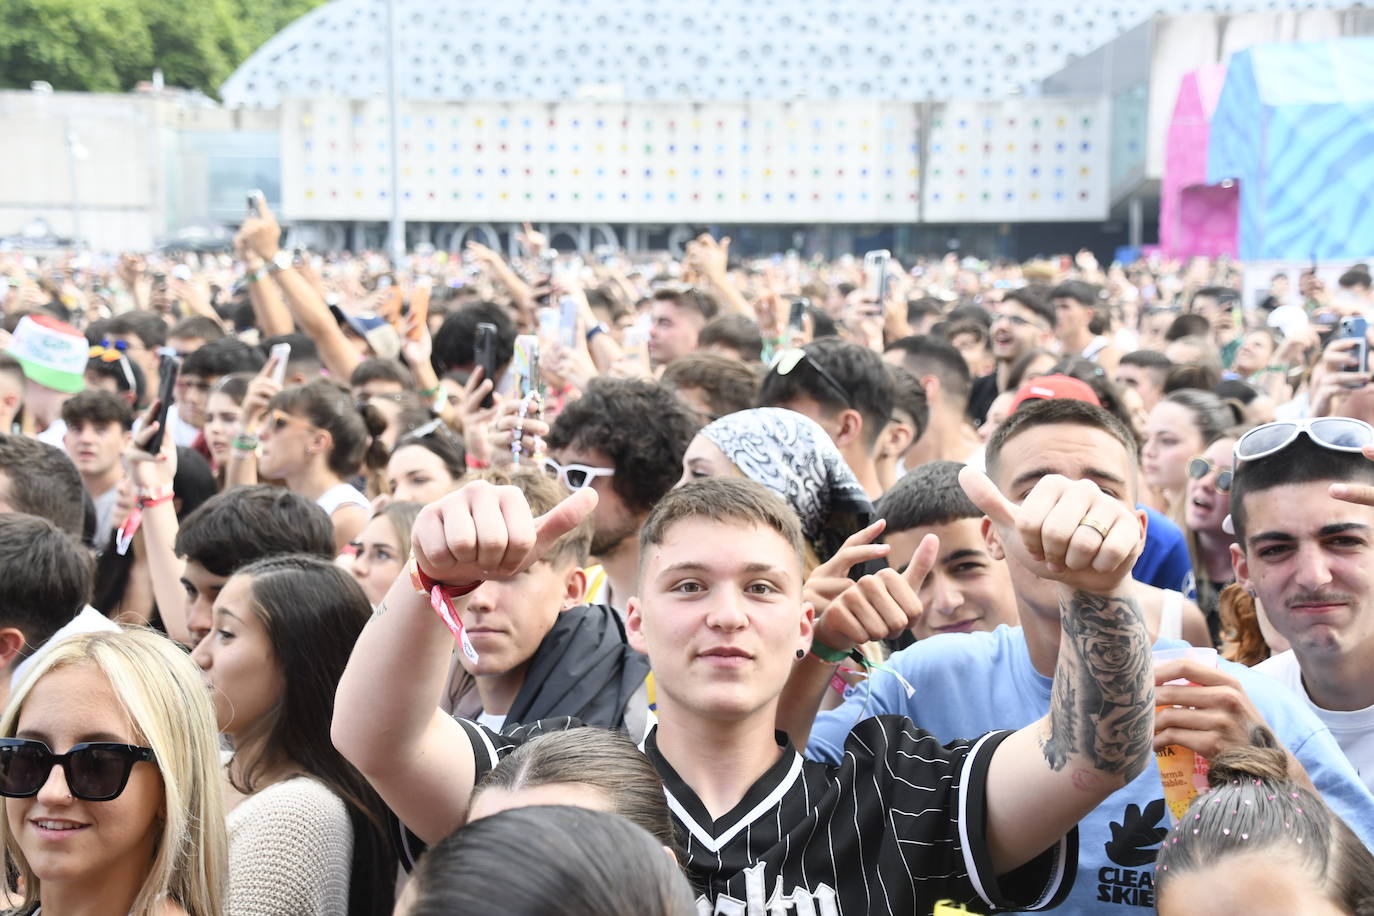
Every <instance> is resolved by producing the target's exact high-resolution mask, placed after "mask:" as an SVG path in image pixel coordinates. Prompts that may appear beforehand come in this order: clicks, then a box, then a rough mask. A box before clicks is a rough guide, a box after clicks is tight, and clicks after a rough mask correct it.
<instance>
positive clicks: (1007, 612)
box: [873, 461, 1016, 639]
mask: <svg viewBox="0 0 1374 916" xmlns="http://www.w3.org/2000/svg"><path fill="white" fill-rule="evenodd" d="M961 468H963V465H962V464H959V463H958V462H957V461H931V462H928V463H926V464H923V465H921V466H920V467H918V468H916V469H915V470H913V471H908V472H907V474H906V476H905V477H903V478H901V479H900V480H898V481H897V484H896V486H894V487H893V488H892V489H890V490H888V491H887V492H886V493H884V494H883V496H882V498H881V499H879V500H878V502H877V504H876V505H875V506H874V507H873V508H874V511H875V512H876V513H877V515H878V517H879V518H881V519H884V520H885V521H886V522H887V527H886V528H885V529H884V531H883V541H884V542H885V543H886V544H887V545H888V546H890V547H891V548H892V556H894V557H897V558H899V559H903V560H904V559H905V558H907V557H910V556H911V555H912V554H914V553H915V552H916V548H917V547H919V546H920V545H921V541H923V540H925V538H926V535H934V536H935V537H936V538H937V539H938V540H939V542H940V551H939V554H938V557H939V560H938V562H937V563H936V565H935V567H934V568H933V569H931V571H930V574H929V575H927V576H926V577H925V581H924V582H922V583H921V584H920V586H919V588H920V590H919V591H918V592H917V597H919V598H920V599H921V605H922V607H923V608H924V609H925V613H924V614H922V615H921V617H920V619H919V620H917V621H916V622H915V623H914V624H912V627H911V635H912V636H914V637H916V638H917V639H925V638H926V637H927V636H934V635H936V634H939V633H971V632H973V631H975V630H982V631H992V630H995V629H997V628H998V627H999V626H1001V625H1002V624H1006V625H1007V626H1013V627H1014V626H1016V595H1015V594H1014V593H1013V592H1012V589H1011V575H1010V573H1008V571H1007V562H1006V560H1004V559H1002V558H1000V557H994V556H992V554H991V553H989V552H988V545H987V542H986V541H984V540H983V513H982V512H981V511H979V509H978V507H977V506H975V505H974V504H973V503H972V501H970V500H969V498H968V495H967V494H965V493H964V491H963V489H961V488H960V486H959V471H960V469H961Z"/></svg>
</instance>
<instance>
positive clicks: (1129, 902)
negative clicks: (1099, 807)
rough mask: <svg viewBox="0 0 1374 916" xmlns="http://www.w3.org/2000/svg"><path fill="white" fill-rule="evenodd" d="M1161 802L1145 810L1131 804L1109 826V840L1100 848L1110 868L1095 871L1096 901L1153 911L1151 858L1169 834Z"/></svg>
mask: <svg viewBox="0 0 1374 916" xmlns="http://www.w3.org/2000/svg"><path fill="white" fill-rule="evenodd" d="M1164 814H1165V808H1164V799H1162V798H1157V799H1155V800H1154V801H1152V802H1150V803H1149V804H1147V805H1146V806H1145V809H1144V810H1143V811H1142V810H1141V808H1140V806H1139V805H1137V804H1135V803H1134V802H1132V803H1131V804H1129V805H1127V806H1126V810H1125V811H1124V812H1123V813H1122V815H1121V820H1120V821H1112V822H1111V831H1112V837H1111V839H1110V840H1108V841H1107V842H1106V843H1104V844H1103V845H1104V846H1105V847H1106V850H1107V858H1108V859H1111V860H1112V862H1114V863H1115V864H1116V865H1117V866H1120V867H1118V868H1113V867H1112V866H1110V865H1107V866H1104V867H1102V868H1100V869H1098V871H1097V899H1098V900H1100V901H1101V902H1103V903H1119V904H1124V905H1126V906H1143V907H1150V908H1153V907H1154V905H1155V870H1154V862H1155V857H1156V856H1157V855H1159V844H1160V843H1161V842H1163V840H1164V837H1165V836H1166V835H1167V834H1168V832H1169V827H1168V825H1167V824H1166V823H1164Z"/></svg>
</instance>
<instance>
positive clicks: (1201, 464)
mask: <svg viewBox="0 0 1374 916" xmlns="http://www.w3.org/2000/svg"><path fill="white" fill-rule="evenodd" d="M1213 471H1216V474H1217V476H1216V480H1214V481H1212V486H1213V487H1215V488H1216V491H1217V492H1218V493H1230V492H1231V484H1232V483H1233V482H1234V481H1235V479H1236V475H1235V472H1234V471H1232V470H1231V469H1230V468H1219V467H1217V466H1216V465H1215V464H1213V463H1212V462H1210V461H1208V460H1207V459H1206V458H1203V457H1202V456H1201V455H1199V456H1198V457H1196V458H1193V459H1190V460H1189V461H1188V477H1189V479H1191V480H1201V479H1202V478H1204V477H1206V476H1207V475H1208V474H1210V473H1212V472H1213Z"/></svg>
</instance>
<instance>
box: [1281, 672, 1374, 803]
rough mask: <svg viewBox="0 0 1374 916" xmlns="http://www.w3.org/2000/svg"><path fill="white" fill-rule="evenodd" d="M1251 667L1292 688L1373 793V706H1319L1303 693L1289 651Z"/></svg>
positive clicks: (1304, 691) (1299, 675) (1299, 676)
mask: <svg viewBox="0 0 1374 916" xmlns="http://www.w3.org/2000/svg"><path fill="white" fill-rule="evenodd" d="M1255 670H1256V671H1259V672H1261V673H1262V674H1267V675H1269V676H1270V677H1272V678H1274V679H1275V680H1277V681H1280V682H1281V683H1282V684H1283V685H1284V686H1286V687H1287V688H1288V689H1289V690H1292V691H1293V692H1294V693H1296V694H1297V695H1298V696H1300V697H1302V698H1303V701H1304V702H1305V703H1307V705H1308V706H1309V707H1311V709H1312V711H1313V712H1314V713H1316V714H1317V718H1318V719H1321V720H1322V722H1323V723H1325V725H1326V727H1327V728H1329V729H1330V730H1331V736H1332V737H1333V738H1335V739H1336V743H1337V744H1339V745H1340V746H1341V750H1342V751H1344V752H1345V756H1346V757H1348V758H1350V763H1351V765H1352V766H1354V767H1355V769H1356V771H1358V772H1359V774H1360V778H1361V779H1362V780H1364V784H1365V785H1366V786H1368V787H1369V790H1370V791H1371V792H1374V706H1366V707H1365V708H1364V709H1354V710H1350V711H1342V710H1335V709H1322V708H1321V707H1320V706H1318V705H1317V704H1315V703H1313V702H1312V698H1311V697H1309V696H1308V695H1307V688H1306V687H1304V686H1303V684H1302V669H1301V668H1299V667H1298V657H1297V656H1296V655H1294V654H1293V650H1292V649H1289V650H1288V651H1287V652H1280V653H1279V654H1278V655H1275V656H1273V657H1272V658H1268V659H1265V660H1264V661H1262V662H1260V663H1259V664H1258V665H1256V666H1255Z"/></svg>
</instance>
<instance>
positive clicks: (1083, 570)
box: [959, 467, 1145, 595]
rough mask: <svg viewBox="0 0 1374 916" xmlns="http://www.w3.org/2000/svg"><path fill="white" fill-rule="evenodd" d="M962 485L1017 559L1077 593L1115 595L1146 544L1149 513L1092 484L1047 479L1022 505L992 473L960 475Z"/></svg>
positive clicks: (964, 472)
mask: <svg viewBox="0 0 1374 916" xmlns="http://www.w3.org/2000/svg"><path fill="white" fill-rule="evenodd" d="M959 484H960V485H961V486H962V487H963V488H964V492H965V493H967V494H968V497H969V499H970V500H972V501H973V504H974V505H975V506H977V507H978V509H979V510H980V511H981V512H982V513H983V514H984V515H986V516H987V517H988V519H989V520H990V521H991V522H992V525H993V528H994V529H996V531H997V535H998V539H999V540H1000V541H1001V543H1002V547H1003V549H1004V550H1005V551H1006V552H1007V555H1008V556H1009V557H1010V558H1013V559H1015V561H1016V562H1018V563H1020V564H1021V565H1022V566H1024V567H1026V568H1027V569H1029V570H1030V571H1031V572H1033V573H1035V574H1036V575H1037V576H1039V577H1040V578H1042V579H1053V580H1055V581H1058V582H1061V583H1063V584H1064V585H1066V586H1068V587H1069V588H1071V589H1074V590H1075V591H1084V592H1090V593H1093V594H1098V595H1106V594H1111V593H1113V592H1115V591H1116V590H1117V588H1118V587H1119V586H1120V585H1121V584H1122V583H1123V582H1124V581H1125V580H1126V579H1127V578H1128V577H1129V576H1130V574H1131V568H1132V567H1133V566H1134V565H1135V560H1136V557H1138V556H1139V555H1140V551H1141V548H1142V547H1144V545H1145V516H1144V513H1141V512H1136V511H1133V510H1131V509H1130V508H1128V507H1127V506H1126V505H1124V504H1123V503H1121V502H1120V501H1119V500H1116V499H1113V498H1112V497H1110V496H1108V495H1107V494H1105V493H1103V492H1102V491H1101V490H1100V489H1099V488H1098V486H1097V484H1095V483H1093V482H1092V481H1091V480H1069V479H1068V478H1067V477H1062V476H1060V475H1058V474H1049V475H1046V476H1045V477H1042V478H1041V479H1040V480H1039V482H1038V483H1036V485H1035V487H1034V488H1033V489H1032V490H1031V491H1030V493H1029V494H1027V495H1026V498H1025V499H1024V500H1023V501H1022V502H1021V504H1020V505H1019V506H1018V505H1016V504H1015V503H1013V502H1011V501H1010V500H1008V499H1007V498H1006V497H1005V496H1003V495H1002V492H1001V491H1000V490H998V489H997V486H996V484H994V483H993V482H992V481H991V480H989V479H988V477H987V475H986V474H984V473H982V472H981V471H977V470H975V469H973V468H968V467H966V468H964V469H963V470H962V471H960V472H959Z"/></svg>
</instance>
